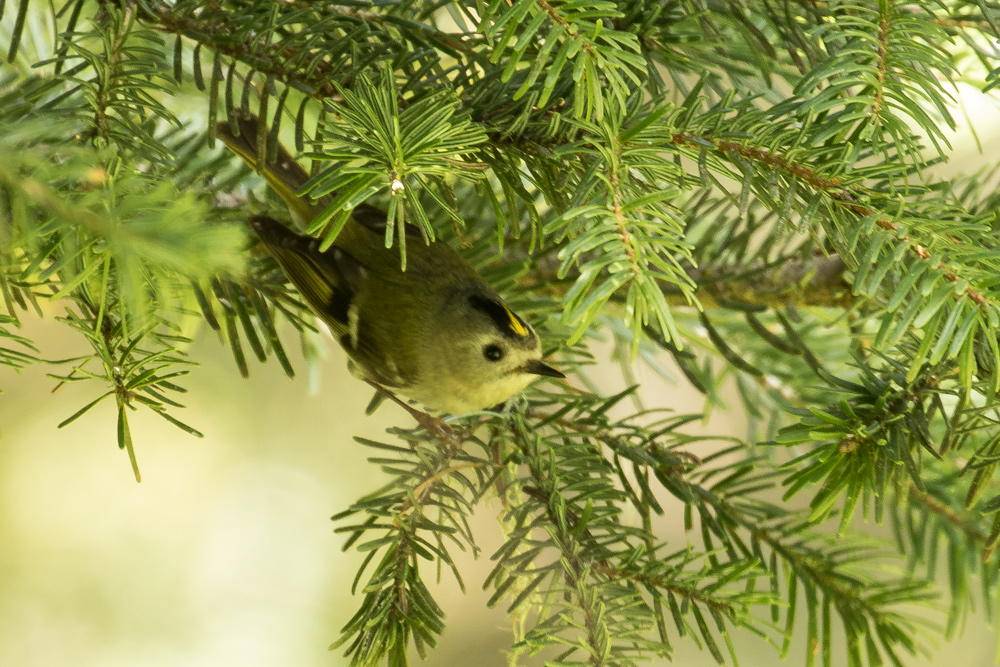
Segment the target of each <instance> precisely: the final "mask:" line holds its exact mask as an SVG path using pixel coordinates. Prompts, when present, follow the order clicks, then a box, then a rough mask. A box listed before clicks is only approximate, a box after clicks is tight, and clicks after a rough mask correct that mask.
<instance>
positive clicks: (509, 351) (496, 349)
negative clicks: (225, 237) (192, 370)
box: [217, 118, 565, 414]
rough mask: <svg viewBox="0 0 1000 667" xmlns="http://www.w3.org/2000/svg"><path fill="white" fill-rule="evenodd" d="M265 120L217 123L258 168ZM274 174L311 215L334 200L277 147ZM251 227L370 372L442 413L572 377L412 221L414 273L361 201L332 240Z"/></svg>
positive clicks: (273, 180) (263, 221) (273, 223)
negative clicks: (313, 197)
mask: <svg viewBox="0 0 1000 667" xmlns="http://www.w3.org/2000/svg"><path fill="white" fill-rule="evenodd" d="M257 127H258V123H257V119H256V118H249V119H241V120H240V121H239V134H238V135H237V134H235V133H234V132H233V128H232V127H231V126H230V125H229V123H225V122H224V123H220V124H219V126H218V128H217V129H218V137H219V138H220V139H221V140H222V142H223V143H224V144H225V145H226V146H228V147H229V148H230V149H231V150H232V151H233V152H234V153H236V154H237V155H238V156H239V157H241V158H242V159H243V160H244V161H245V162H246V163H247V164H249V165H250V166H251V167H254V168H255V169H256V168H257V136H258V134H257V132H258V130H257ZM258 171H260V172H261V173H262V175H263V176H264V178H265V179H266V180H267V182H268V183H269V184H270V185H271V186H272V187H273V188H274V189H275V190H276V191H277V192H278V194H279V195H281V197H282V199H284V200H285V201H286V203H287V204H288V205H289V207H290V208H291V209H292V210H293V211H294V212H295V213H296V214H297V215H298V216H299V217H301V218H302V219H303V221H304V222H306V223H308V222H310V221H311V220H312V219H313V218H314V217H315V215H316V214H317V213H318V212H319V211H320V210H322V208H323V207H324V206H326V205H327V204H328V203H329V201H330V200H331V198H330V197H329V196H327V197H324V198H322V199H319V200H317V201H316V202H311V201H309V200H307V199H305V198H303V197H299V196H298V195H297V194H296V193H297V192H298V190H299V189H300V188H301V187H302V185H303V184H304V183H305V182H306V181H307V180H308V178H309V175H308V174H307V173H306V171H305V169H303V168H302V166H301V165H299V164H298V163H297V162H296V161H295V160H294V159H293V158H292V157H291V155H289V153H288V151H286V150H285V149H284V148H283V147H281V146H280V145H279V146H278V148H277V152H276V157H275V160H274V162H271V163H268V164H266V165H264V168H263V169H262V170H258ZM250 224H251V226H252V227H253V229H254V231H255V232H256V233H257V236H259V237H260V239H261V241H263V243H264V245H265V246H266V247H267V249H268V251H269V252H270V253H271V255H273V256H274V258H275V259H276V260H277V261H278V264H279V265H280V266H281V268H282V269H283V270H284V272H285V274H286V275H287V276H288V278H289V280H291V282H292V283H293V284H294V285H295V287H296V288H297V289H298V291H299V293H300V294H301V295H302V297H303V299H305V301H306V302H307V303H308V304H309V306H311V307H312V309H313V310H314V311H315V312H316V314H317V315H318V316H319V317H320V318H321V319H322V320H323V321H324V322H325V323H326V324H327V325H328V326H329V327H330V330H331V331H332V332H333V335H334V336H335V337H336V338H337V340H338V341H339V342H340V344H341V345H342V346H343V348H344V350H345V351H346V352H347V354H348V356H349V357H350V359H351V361H352V362H353V368H352V371H354V372H355V373H356V374H359V375H360V376H361V377H362V378H363V379H367V380H370V381H372V382H374V383H377V384H378V385H381V386H383V387H386V388H388V389H391V390H392V391H394V392H396V393H398V394H402V395H403V396H406V397H408V398H411V399H414V400H416V401H418V402H419V403H421V404H423V405H424V406H425V407H426V408H428V409H430V410H432V411H436V412H446V413H452V414H460V413H465V412H472V411H475V410H483V409H487V408H491V407H495V406H498V405H500V404H502V403H503V402H504V401H506V400H507V399H508V398H510V397H511V396H513V395H514V394H516V393H517V392H519V391H521V390H523V389H524V388H525V387H527V386H528V384H530V383H531V382H532V380H534V379H536V378H537V377H538V376H540V375H546V376H549V377H556V378H561V377H565V376H564V375H563V374H562V373H560V372H559V371H558V370H556V369H555V368H552V367H551V366H549V365H548V364H546V363H544V362H543V361H542V348H541V343H540V341H539V338H538V335H537V334H536V333H535V331H534V329H532V328H531V325H529V324H528V323H527V322H525V321H524V320H523V319H522V318H521V317H519V316H518V315H517V314H515V313H514V312H513V311H512V310H511V309H510V308H508V307H507V306H506V305H505V304H504V302H503V300H502V299H501V298H500V296H499V295H498V294H497V293H496V292H495V291H494V290H493V289H492V288H491V287H490V286H489V285H488V284H487V283H486V282H485V281H484V280H483V279H482V277H480V276H479V274H478V273H476V271H475V269H473V268H472V267H471V266H470V265H469V263H468V262H466V261H465V260H464V259H463V258H462V257H461V256H460V255H459V254H458V253H457V252H456V251H455V250H453V249H452V248H451V247H450V246H449V245H447V244H446V243H444V242H442V241H436V242H433V243H425V242H424V240H423V239H422V237H421V235H420V233H419V231H418V230H416V229H414V228H407V230H406V234H407V237H408V240H410V243H408V244H407V264H406V270H405V271H404V270H402V269H401V267H400V257H399V251H398V249H397V248H386V247H385V228H386V224H387V218H386V214H385V212H384V211H381V210H380V209H378V208H375V207H374V206H370V205H368V204H361V205H359V206H357V207H356V208H355V209H354V211H353V213H352V215H351V219H350V220H348V222H347V224H346V225H345V226H344V227H343V229H342V230H341V231H340V233H339V235H338V236H337V238H336V240H334V242H333V245H332V246H330V248H329V249H327V250H325V251H322V252H321V251H320V250H319V241H318V240H317V239H315V238H313V237H311V236H307V235H303V234H299V233H297V232H295V231H292V230H291V229H289V228H288V227H287V226H285V225H284V224H282V223H280V222H278V221H277V220H275V219H274V218H270V217H268V216H263V215H256V216H253V217H251V218H250Z"/></svg>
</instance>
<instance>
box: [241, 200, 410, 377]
mask: <svg viewBox="0 0 1000 667" xmlns="http://www.w3.org/2000/svg"><path fill="white" fill-rule="evenodd" d="M250 225H251V226H252V227H253V229H254V231H255V232H257V236H259V237H260V239H261V241H263V242H264V245H265V246H267V249H268V251H269V252H270V253H271V255H273V256H274V258H275V259H276V260H277V261H278V264H280V265H281V268H282V269H283V270H284V271H285V275H287V276H288V278H289V280H291V281H292V283H293V284H294V285H295V287H296V288H297V289H298V291H299V294H301V295H302V298H303V299H305V300H306V303H308V304H309V306H310V307H311V308H312V309H313V310H314V311H315V312H316V314H317V315H319V316H320V317H321V318H322V319H323V321H324V322H326V323H327V325H328V326H329V327H330V329H331V330H332V331H333V334H334V335H335V336H336V337H337V339H338V340H339V341H340V344H341V345H342V346H343V347H344V349H345V350H346V351H347V352H348V354H350V355H351V357H352V358H353V359H354V360H355V362H356V363H357V364H358V365H359V366H360V367H361V368H362V370H363V371H364V373H365V375H367V376H368V377H370V378H371V379H372V380H374V381H376V382H379V383H380V384H383V385H386V386H388V387H396V388H400V387H405V386H407V385H409V384H411V383H412V381H413V380H412V378H407V377H405V376H404V375H402V374H401V373H400V371H399V369H398V368H396V367H395V365H394V364H390V363H388V360H389V359H390V357H389V355H388V354H387V351H386V350H383V349H382V348H381V346H379V345H378V344H377V343H376V341H375V340H374V339H373V338H372V337H371V336H368V335H365V326H366V325H365V322H363V321H362V320H361V318H360V313H359V312H358V307H357V296H358V293H359V291H360V290H361V286H362V284H363V281H364V280H365V278H366V273H367V269H365V267H364V266H362V265H361V264H360V263H359V262H358V261H357V260H356V259H355V258H354V257H352V256H351V255H350V254H348V253H347V252H346V251H344V250H343V249H341V248H339V247H337V246H332V247H331V248H329V249H328V250H326V251H324V252H320V251H319V241H318V240H317V239H314V238H313V237H311V236H306V235H302V234H297V233H296V232H294V231H292V230H291V229H289V228H288V227H286V226H285V225H283V224H281V223H280V222H278V221H277V220H275V219H274V218H271V217H268V216H265V215H255V216H252V217H251V218H250Z"/></svg>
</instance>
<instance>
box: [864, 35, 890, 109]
mask: <svg viewBox="0 0 1000 667" xmlns="http://www.w3.org/2000/svg"><path fill="white" fill-rule="evenodd" d="M888 58H889V19H888V17H887V16H883V17H882V20H881V21H879V24H878V64H877V65H876V66H875V69H876V71H877V72H878V77H877V80H878V86H876V88H875V99H874V101H873V102H872V111H871V113H870V114H869V115H868V117H869V118H875V117H876V116H878V115H879V114H880V113H881V112H882V99H883V96H884V95H885V70H886V61H887V60H888Z"/></svg>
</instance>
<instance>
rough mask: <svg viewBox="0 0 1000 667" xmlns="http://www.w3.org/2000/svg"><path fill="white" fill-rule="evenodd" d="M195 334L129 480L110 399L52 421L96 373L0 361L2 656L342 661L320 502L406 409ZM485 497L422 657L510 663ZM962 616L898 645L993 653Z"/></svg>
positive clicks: (329, 364) (772, 655)
mask: <svg viewBox="0 0 1000 667" xmlns="http://www.w3.org/2000/svg"><path fill="white" fill-rule="evenodd" d="M24 333H25V334H26V335H28V336H29V337H34V338H35V339H36V340H37V341H38V344H39V347H40V349H41V351H42V354H43V356H46V357H48V358H57V357H66V356H70V355H72V354H73V353H74V352H76V351H77V350H78V349H79V351H81V352H82V351H83V350H82V348H79V341H78V340H77V339H76V338H75V337H73V336H72V335H71V334H70V333H69V332H68V331H64V330H63V328H62V327H60V326H58V325H57V324H56V323H55V322H54V321H53V320H52V319H46V320H42V321H39V320H37V319H28V320H27V323H26V327H25V331H24ZM191 354H192V358H193V359H194V360H195V361H197V362H198V363H199V364H201V367H200V368H198V369H196V370H195V372H194V373H193V374H192V375H191V376H190V377H188V378H186V379H185V380H186V381H185V382H184V383H183V384H184V386H185V387H187V388H188V390H189V393H188V394H187V395H186V399H187V400H186V403H187V405H188V408H187V409H186V410H184V411H181V412H180V413H177V414H178V416H181V417H183V418H184V419H185V420H186V421H187V422H188V423H191V424H192V425H194V426H196V427H197V428H198V429H200V430H202V431H203V432H204V433H205V438H204V440H198V439H196V438H194V437H191V436H188V435H186V434H184V433H183V432H181V431H179V430H178V429H176V428H174V427H173V426H172V425H170V424H168V423H167V422H165V421H163V420H162V419H161V418H160V417H157V416H156V415H153V414H152V413H150V412H148V411H140V412H137V413H135V414H134V416H133V419H132V429H133V435H134V437H135V440H136V452H137V456H138V459H139V465H140V469H141V470H142V473H143V481H142V483H141V484H136V483H135V481H134V479H133V477H132V473H131V470H130V468H129V464H128V459H127V456H126V455H125V453H124V452H121V451H119V450H118V448H117V446H116V439H115V413H114V405H113V403H112V402H108V403H107V404H102V405H101V406H99V407H97V408H95V409H94V410H93V411H92V412H90V413H89V414H87V415H86V416H84V417H83V418H82V419H80V420H79V421H77V422H75V423H74V424H72V425H70V426H68V427H67V428H65V429H62V430H60V429H57V428H56V425H57V424H58V423H59V422H60V421H62V420H63V419H64V418H65V417H67V416H69V415H70V414H72V413H73V412H75V411H76V410H77V409H79V407H80V406H82V405H84V404H85V403H86V402H87V401H89V400H90V399H91V398H92V397H93V396H94V395H96V392H98V391H99V390H100V389H101V388H100V387H99V386H98V385H97V384H96V383H95V384H88V383H78V384H75V385H68V386H64V387H62V388H61V389H60V390H59V391H58V392H56V393H55V394H51V393H50V391H51V389H52V388H53V387H54V386H55V384H56V382H55V381H54V380H52V379H51V378H48V377H46V376H45V372H46V371H47V370H48V369H47V368H46V367H44V366H42V365H36V366H35V367H29V368H28V369H26V370H24V371H22V372H21V373H14V372H13V371H11V370H10V369H6V368H4V369H2V370H0V387H3V389H4V392H5V393H4V394H3V395H2V396H0V428H2V429H3V440H0V545H2V548H0V665H3V666H6V665H12V666H13V665H18V666H20V667H52V666H57V665H75V666H77V667H119V666H121V667H124V666H129V667H135V666H142V667H159V666H161V665H163V666H167V665H170V666H176V665H183V666H190V667H195V666H200V665H205V666H208V665H211V666H213V667H220V666H222V667H225V666H229V665H233V666H237V665H238V666H240V667H264V666H271V665H293V666H298V667H311V666H313V665H333V666H337V665H346V664H347V660H346V659H345V658H343V657H342V655H341V651H335V652H329V651H327V646H328V645H329V644H330V642H332V641H333V640H334V639H336V638H337V636H338V630H339V629H340V627H341V626H342V625H343V624H344V623H345V622H346V621H347V620H348V619H349V618H350V617H351V615H352V614H353V613H354V611H355V605H357V604H358V603H359V602H360V598H358V597H353V596H352V595H351V594H350V586H351V581H352V580H353V577H354V575H355V573H356V570H357V566H358V564H359V563H360V558H359V557H358V556H357V554H355V553H344V552H342V551H341V549H340V547H341V544H342V541H343V540H342V538H341V537H340V536H338V535H335V534H334V533H333V531H332V528H333V525H332V524H331V522H330V521H329V516H330V515H331V514H333V513H334V512H336V511H339V510H341V509H343V508H344V507H346V506H347V505H348V504H349V503H350V502H351V501H352V500H354V499H356V498H357V497H358V496H360V495H361V494H363V493H365V492H366V491H368V490H370V489H372V488H375V487H376V486H377V485H378V484H379V483H380V479H381V473H380V471H379V470H378V469H377V468H376V467H375V466H373V465H371V464H369V463H368V462H367V461H366V460H365V459H366V457H367V456H368V455H369V454H368V452H367V451H366V449H365V448H363V447H361V446H359V445H356V444H355V443H353V442H352V440H351V438H352V436H355V435H361V436H366V437H369V438H381V437H383V430H384V428H385V427H386V426H388V425H391V424H408V423H409V417H408V416H406V415H405V414H403V413H402V411H401V410H399V409H398V408H396V407H395V406H389V405H384V406H383V407H382V408H380V409H379V411H378V412H377V413H376V415H375V416H373V417H365V416H364V408H365V406H366V404H367V402H368V400H369V398H370V395H371V391H370V390H369V389H368V388H367V387H366V386H364V385H362V384H361V383H359V382H358V381H356V380H354V379H353V378H351V377H350V376H349V375H348V374H347V372H346V369H345V367H344V358H343V353H342V352H341V351H340V350H339V349H338V348H336V347H335V346H334V345H333V344H332V343H331V345H330V353H329V357H330V358H329V359H328V360H326V361H325V362H324V363H323V364H322V365H321V378H320V383H319V388H318V391H316V393H313V394H311V393H310V391H309V389H308V385H309V384H310V383H309V382H308V381H307V379H306V377H305V376H306V366H305V363H304V362H303V361H302V359H301V358H300V359H297V360H295V363H296V369H297V370H298V371H299V378H298V379H297V380H294V381H293V380H289V379H288V378H286V377H285V376H284V375H283V374H282V373H281V371H280V368H279V367H278V366H277V364H272V365H270V366H256V367H253V368H252V369H251V378H250V379H249V380H244V379H242V378H241V377H240V376H239V374H238V373H237V371H236V369H235V367H234V364H233V363H232V361H231V359H230V358H229V356H228V351H227V350H226V349H224V348H223V347H222V346H221V345H220V344H219V343H218V341H216V340H215V339H214V338H213V337H212V336H210V335H207V334H205V333H203V334H202V335H201V336H199V338H198V339H197V341H196V343H195V345H194V347H193V349H192V350H191ZM640 379H641V380H642V381H643V382H644V396H645V398H646V400H647V401H649V402H655V403H658V404H666V405H671V406H673V407H674V409H676V410H677V411H678V412H694V411H698V410H699V409H700V407H701V397H700V396H699V395H697V393H696V392H693V391H690V390H689V389H688V388H686V387H684V386H680V387H672V386H670V385H667V384H666V383H664V382H663V381H662V380H660V379H659V378H657V377H655V375H654V374H653V373H651V372H645V373H642V370H641V369H640ZM599 381H600V382H602V383H605V385H606V387H607V391H609V392H611V391H614V390H616V389H617V388H618V387H620V386H622V380H621V379H620V377H619V376H618V373H617V371H616V370H615V369H614V368H612V367H610V366H609V368H608V369H607V371H606V372H604V373H603V374H602V375H601V376H599ZM729 398H730V404H731V405H733V406H735V405H737V401H736V400H735V397H729ZM714 415H715V416H713V418H712V420H711V422H710V423H709V424H708V425H706V426H705V428H706V429H707V430H709V431H711V432H713V433H731V434H734V435H739V434H740V433H741V432H742V429H743V426H742V424H741V423H739V421H730V422H726V421H725V420H726V419H732V417H731V416H730V415H726V414H723V413H722V412H721V411H716V412H715V413H714ZM675 507H676V508H677V509H678V511H677V512H675V513H674V515H673V517H669V516H668V520H667V521H665V522H664V523H665V527H666V530H667V532H666V534H665V535H664V537H665V538H666V539H667V540H668V541H669V542H670V543H671V544H673V545H675V546H676V547H677V548H680V547H681V546H682V545H683V544H684V543H685V542H686V540H687V536H686V535H684V533H683V531H682V526H681V521H680V512H679V506H675ZM498 511H499V506H498V505H497V503H495V502H493V503H487V504H485V505H483V506H481V507H480V509H479V511H478V514H477V516H476V517H475V518H476V524H477V532H478V536H479V545H480V547H481V548H482V550H483V555H482V556H481V557H480V558H479V559H478V560H475V559H473V557H472V556H471V554H459V565H460V567H461V568H462V571H463V574H464V576H465V580H466V582H467V583H468V591H467V593H465V594H463V593H462V592H461V591H460V590H459V589H458V587H457V586H456V585H455V584H454V581H453V580H452V579H451V578H450V576H449V575H447V574H446V575H445V577H444V579H443V581H442V582H441V584H440V585H437V586H435V587H434V589H435V591H436V593H437V595H438V596H439V598H438V599H439V601H440V603H441V604H442V606H443V608H444V609H445V612H446V614H447V622H448V623H449V626H448V629H447V631H446V633H445V635H444V637H443V639H442V641H441V644H440V646H439V648H438V650H436V651H434V652H433V653H432V654H431V656H430V658H429V659H428V661H427V662H426V663H424V664H427V665H428V666H432V667H438V666H441V667H443V666H453V665H476V666H477V667H501V666H502V665H505V664H506V658H505V655H504V651H505V649H506V648H507V647H508V646H509V644H510V633H509V625H508V622H507V620H506V617H505V614H504V606H505V605H499V606H498V608H496V609H493V610H487V609H486V607H485V601H486V599H487V598H488V594H486V593H484V592H483V591H482V590H481V589H480V582H481V581H482V579H483V578H484V577H485V575H486V573H487V572H488V571H489V569H490V567H491V563H490V561H489V559H488V556H489V554H490V553H492V551H493V550H494V549H495V548H496V547H497V546H499V544H500V539H501V536H500V534H499V529H498V528H497V525H496V522H495V520H494V519H495V516H496V513H497V512H498ZM692 539H695V540H696V539H697V537H694V538H692ZM428 572H429V573H432V572H433V569H432V568H428ZM431 576H433V575H432V574H431ZM929 617H930V618H932V619H934V620H936V621H940V620H941V616H940V615H937V616H936V615H934V614H929ZM799 625H800V628H802V627H804V619H803V623H800V624H799ZM967 625H968V627H967V630H966V632H965V634H964V635H963V636H962V637H961V638H960V639H958V640H956V641H954V642H952V643H951V644H948V645H946V646H942V647H938V649H937V651H936V652H935V654H934V656H933V657H932V658H930V659H924V660H917V659H915V660H913V661H912V662H910V663H908V664H912V665H915V666H916V665H921V666H931V665H935V666H938V665H940V666H945V665H947V666H949V667H953V666H956V665H961V666H962V667H986V666H987V665H992V664H993V650H994V638H993V633H992V631H991V628H989V627H988V626H987V625H986V623H985V621H984V620H983V619H982V618H980V617H972V618H970V620H969V621H968V624H967ZM736 641H737V650H738V653H739V654H740V655H741V658H742V660H741V664H743V665H744V666H747V665H749V666H751V667H753V666H756V665H766V664H773V663H776V662H777V661H778V658H777V653H776V651H775V650H774V649H773V648H771V647H769V646H768V645H766V644H765V643H763V642H762V641H760V640H758V639H756V638H753V637H748V636H742V635H737V637H736ZM674 644H675V649H676V650H675V656H674V662H675V664H680V665H686V666H688V667H700V666H701V665H706V666H707V665H712V664H714V662H713V660H712V658H711V656H710V655H709V654H708V653H707V652H702V651H699V650H698V648H697V647H696V646H695V645H694V643H693V642H692V641H690V640H688V639H675V642H674ZM804 651H805V647H804V645H802V640H801V639H800V641H799V642H798V645H796V646H793V648H792V651H791V653H790V654H789V656H788V658H787V660H786V664H791V665H799V664H803V663H804ZM417 662H419V659H417ZM541 662H542V660H541V658H535V659H529V660H528V661H527V662H526V664H541Z"/></svg>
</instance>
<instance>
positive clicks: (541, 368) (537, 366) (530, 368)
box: [521, 359, 566, 378]
mask: <svg viewBox="0 0 1000 667" xmlns="http://www.w3.org/2000/svg"><path fill="white" fill-rule="evenodd" d="M521 371H522V372H524V373H531V374H532V375H545V376H547V377H550V378H564V377H566V376H565V375H564V374H562V373H560V372H559V371H557V370H556V369H554V368H552V366H549V365H548V364H546V363H545V362H543V361H542V360H540V359H532V360H531V361H529V362H528V363H526V364H525V365H524V366H521Z"/></svg>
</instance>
